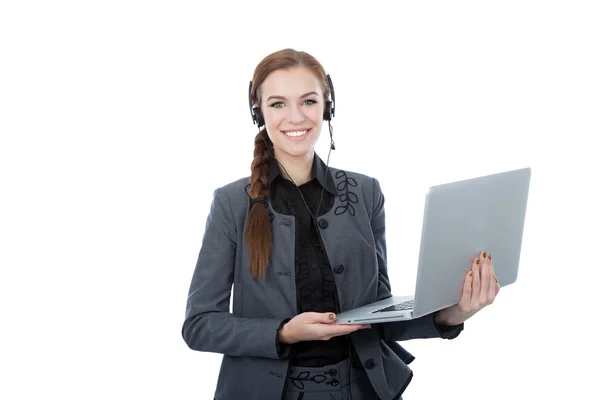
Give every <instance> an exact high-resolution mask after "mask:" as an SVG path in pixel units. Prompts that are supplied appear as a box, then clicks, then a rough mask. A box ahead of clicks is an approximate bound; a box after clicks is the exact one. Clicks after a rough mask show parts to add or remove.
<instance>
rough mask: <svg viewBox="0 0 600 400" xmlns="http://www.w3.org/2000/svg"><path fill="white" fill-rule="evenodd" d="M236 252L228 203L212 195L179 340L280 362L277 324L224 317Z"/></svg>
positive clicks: (219, 194) (218, 192)
mask: <svg viewBox="0 0 600 400" xmlns="http://www.w3.org/2000/svg"><path fill="white" fill-rule="evenodd" d="M236 248H237V234H236V226H235V223H234V221H233V217H232V213H231V210H230V206H229V201H228V199H227V197H226V195H225V194H224V193H222V192H221V190H220V189H217V190H215V192H214V195H213V201H212V204H211V209H210V214H209V215H208V218H207V221H206V225H205V231H204V237H203V240H202V246H201V248H200V253H199V256H198V261H197V263H196V268H195V270H194V273H193V277H192V281H191V284H190V288H189V293H188V298H187V307H186V312H185V320H184V323H183V327H182V332H181V333H182V336H183V339H184V341H185V342H186V344H187V345H188V346H189V347H190V348H191V349H192V350H198V351H206V352H214V353H221V354H227V355H231V356H254V357H266V358H280V354H278V351H277V350H278V349H277V345H276V344H277V331H278V329H279V327H280V326H281V324H282V319H277V318H242V317H239V316H235V315H233V314H231V313H230V312H229V303H230V296H231V287H232V284H233V274H234V268H235V254H236Z"/></svg>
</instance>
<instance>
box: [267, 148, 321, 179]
mask: <svg viewBox="0 0 600 400" xmlns="http://www.w3.org/2000/svg"><path fill="white" fill-rule="evenodd" d="M275 157H276V158H277V160H278V161H279V163H281V164H282V165H283V166H284V168H281V174H282V175H283V177H284V178H286V179H291V180H292V181H293V182H294V183H295V184H296V185H298V186H300V185H303V184H305V183H306V182H308V181H310V180H311V179H312V166H313V160H314V152H312V153H309V154H306V155H305V156H303V157H292V156H287V157H285V156H284V157H280V156H278V155H277V154H275Z"/></svg>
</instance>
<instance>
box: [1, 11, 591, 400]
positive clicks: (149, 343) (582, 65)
mask: <svg viewBox="0 0 600 400" xmlns="http://www.w3.org/2000/svg"><path fill="white" fill-rule="evenodd" d="M599 18H600V13H599V9H598V5H597V3H596V2H593V1H527V0H520V1H502V2H490V1H452V2H449V1H420V2H391V1H390V2H383V1H369V2H356V3H353V2H341V1H340V2H333V1H332V2H321V1H303V2H293V3H292V2H271V1H253V2H239V3H236V2H210V3H209V2H207V3H206V4H204V3H202V2H193V1H187V2H183V1H168V2H167V1H162V2H160V1H125V0H121V1H103V2H91V1H88V2H77V1H55V2H41V1H38V2H33V1H19V2H17V1H5V2H2V4H1V5H0V135H1V139H0V203H1V204H0V267H1V278H0V310H1V320H0V321H1V326H2V328H1V329H0V367H1V376H2V378H1V384H0V398H2V399H11V400H12V399H108V398H110V399H183V398H185V399H212V394H213V391H214V387H215V383H216V379H217V374H218V370H219V365H220V359H221V356H220V355H218V354H207V353H199V352H194V351H192V350H190V349H188V348H187V346H186V345H185V343H184V342H183V339H182V338H181V333H180V332H181V325H182V323H183V317H184V311H185V302H186V296H187V290H188V287H189V282H190V279H191V276H192V273H193V269H194V267H195V262H196V257H197V255H198V251H199V245H200V242H201V239H202V234H203V229H204V223H205V219H206V216H207V213H208V210H209V206H210V201H211V196H212V191H213V190H214V189H215V188H216V187H218V186H221V185H224V184H226V183H228V182H230V181H232V180H235V179H238V178H241V177H243V176H246V175H248V173H249V167H250V161H251V158H252V151H253V148H252V146H253V145H252V143H253V137H254V135H255V134H256V127H255V126H254V125H252V123H251V118H250V112H249V109H248V103H247V94H248V93H247V90H248V83H249V81H250V79H251V77H252V73H253V70H254V67H255V66H256V64H257V63H258V62H259V61H260V60H261V59H262V58H263V57H264V56H266V55H267V54H269V53H270V52H272V51H275V50H278V49H281V48H284V47H293V48H296V49H299V50H305V51H308V52H309V53H311V54H313V55H314V56H315V57H317V58H318V59H319V60H320V61H321V62H322V64H323V65H324V66H325V68H326V70H327V72H328V73H330V74H331V77H332V79H333V82H334V86H335V91H336V92H335V93H336V100H337V102H336V106H337V107H336V117H335V119H334V121H333V126H334V135H335V140H336V145H337V150H336V151H334V152H333V153H332V155H331V165H333V166H336V167H339V168H344V169H348V170H353V171H358V172H362V173H365V174H369V175H372V176H376V177H377V178H378V179H379V180H380V182H381V184H382V188H383V190H384V194H385V196H386V211H387V230H388V234H387V240H388V249H389V255H388V256H389V259H388V261H389V268H390V271H389V273H390V277H391V280H392V285H393V286H392V287H393V289H394V292H395V293H397V294H406V293H411V292H412V290H413V286H412V285H413V282H414V279H415V276H416V264H417V258H418V246H419V240H420V230H421V218H422V209H423V199H424V194H425V190H426V188H427V187H428V186H429V185H431V184H436V183H442V182H446V181H451V180H455V179H463V178H469V177H474V176H478V175H482V174H487V173H493V172H498V171H502V170H508V169H512V168H519V167H523V166H530V167H531V168H532V181H531V190H530V197H529V206H528V212H527V219H526V226H525V235H524V238H523V248H522V255H521V265H520V267H521V270H520V274H519V280H518V281H517V282H516V284H514V285H512V286H510V287H507V288H505V289H503V290H502V291H501V292H500V294H499V296H498V298H497V301H496V303H494V304H493V305H492V306H491V307H489V308H486V309H484V310H483V311H482V312H480V313H479V314H478V315H476V316H475V317H473V318H472V319H471V320H469V321H467V323H466V326H465V330H464V332H463V333H462V334H461V335H460V337H459V338H457V339H456V340H454V341H443V340H414V341H410V342H403V345H404V346H405V347H406V348H407V349H408V350H409V351H410V352H411V353H413V354H414V355H415V356H416V360H415V361H414V363H412V364H411V367H412V369H413V370H414V373H415V375H414V379H413V381H412V383H411V384H410V386H409V387H408V389H407V390H406V392H405V395H404V397H405V398H406V399H432V398H442V396H443V398H450V399H481V398H486V399H507V398H511V399H530V398H552V399H565V398H577V399H588V398H598V397H596V396H598V389H597V384H596V381H597V372H598V369H597V360H598V357H599V356H600V352H599V346H598V339H597V333H598V331H597V329H596V327H597V326H598V324H597V321H598V317H597V315H598V304H599V302H598V282H599V278H600V275H599V274H598V267H600V263H599V262H598V259H599V257H598V249H599V246H598V240H599V239H600V237H599V235H598V223H599V222H600V221H599V219H600V218H599V212H598V208H599V207H598V204H599V203H600V196H599V195H598V191H597V188H598V181H599V179H598V172H599V170H600V162H599V160H598V147H597V145H596V144H593V143H596V142H597V139H598V136H599V135H600V96H599V93H600V73H599V71H600V51H599V49H600V25H599V24H598V20H599ZM325 127H326V125H325ZM327 142H328V140H327V132H326V131H325V130H324V131H323V132H322V136H321V141H320V142H319V144H318V146H319V147H318V148H317V152H318V153H319V154H320V155H321V156H322V157H324V158H326V156H327V154H326V149H327Z"/></svg>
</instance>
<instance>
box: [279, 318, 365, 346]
mask: <svg viewBox="0 0 600 400" xmlns="http://www.w3.org/2000/svg"><path fill="white" fill-rule="evenodd" d="M334 321H335V314H333V313H316V312H304V313H302V314H299V315H296V316H295V317H294V318H292V319H291V320H290V321H289V322H288V323H286V324H285V325H284V326H283V328H281V330H280V331H279V339H280V341H281V342H283V343H287V344H292V343H296V342H302V341H306V340H329V339H331V338H332V337H334V336H340V335H347V334H349V333H351V332H354V331H357V330H359V329H364V328H370V327H371V325H370V324H354V325H337V324H333V322H334Z"/></svg>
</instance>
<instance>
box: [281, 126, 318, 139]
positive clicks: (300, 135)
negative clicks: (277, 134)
mask: <svg viewBox="0 0 600 400" xmlns="http://www.w3.org/2000/svg"><path fill="white" fill-rule="evenodd" d="M311 129H312V128H308V129H294V130H289V131H281V132H282V133H283V134H284V135H285V136H287V137H288V139H290V140H302V139H304V138H305V137H306V136H308V134H309V133H310V132H311Z"/></svg>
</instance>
